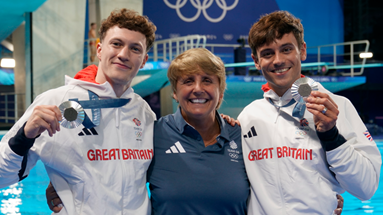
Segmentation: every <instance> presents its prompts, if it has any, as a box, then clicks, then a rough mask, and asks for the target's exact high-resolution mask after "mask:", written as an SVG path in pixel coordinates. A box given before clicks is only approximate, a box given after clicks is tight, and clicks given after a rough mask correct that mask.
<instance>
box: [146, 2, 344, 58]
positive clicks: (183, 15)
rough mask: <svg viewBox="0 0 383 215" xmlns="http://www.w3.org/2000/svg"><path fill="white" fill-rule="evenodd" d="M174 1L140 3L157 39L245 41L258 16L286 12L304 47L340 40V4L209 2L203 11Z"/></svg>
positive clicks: (209, 41) (201, 6) (341, 23)
mask: <svg viewBox="0 0 383 215" xmlns="http://www.w3.org/2000/svg"><path fill="white" fill-rule="evenodd" d="M176 2H177V0H156V1H148V0H146V1H144V15H147V16H148V17H149V18H150V19H151V20H152V21H153V22H154V23H155V24H156V26H157V28H158V30H157V32H156V34H157V39H159V40H161V39H167V38H170V37H175V36H186V35H190V34H202V35H207V38H208V41H207V42H208V43H223V44H236V43H237V39H238V38H247V35H248V32H249V29H250V28H251V26H252V24H253V23H255V22H256V21H257V20H258V19H259V17H260V16H261V15H263V14H266V13H270V12H273V11H276V10H287V11H289V12H291V13H292V14H294V15H295V16H296V17H298V18H300V19H301V20H302V23H303V26H304V28H305V41H306V43H307V46H317V45H325V44H332V43H339V42H343V41H344V39H343V9H342V7H343V2H342V1H335V0H322V1H304V0H294V1H291V0H268V1H264V0H225V1H214V0H213V1H206V2H211V3H212V4H211V5H210V6H209V5H207V6H209V7H206V9H203V5H202V4H203V2H204V1H202V0H194V1H188V0H186V1H184V0H182V1H179V2H180V3H185V4H184V5H182V4H180V5H178V6H177V5H176ZM192 2H193V3H195V4H198V3H200V6H198V5H193V4H192ZM217 2H225V3H226V7H224V5H221V7H219V6H218V5H217ZM233 6H235V7H233ZM198 8H200V10H198ZM222 8H227V9H228V10H223V9H222ZM222 14H223V16H222V17H221V15H222ZM209 17H210V18H209ZM218 18H222V19H221V20H220V21H218V22H214V20H213V19H217V20H219V19H218ZM188 19H189V20H188ZM185 20H187V21H185ZM209 20H210V21H209ZM217 20H216V21H217ZM309 51H310V50H309ZM341 51H343V50H341Z"/></svg>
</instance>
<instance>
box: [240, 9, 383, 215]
mask: <svg viewBox="0 0 383 215" xmlns="http://www.w3.org/2000/svg"><path fill="white" fill-rule="evenodd" d="M249 45H250V47H251V49H252V58H253V60H254V62H255V65H256V67H257V69H259V70H261V71H262V73H263V76H264V77H265V78H266V80H267V83H266V84H265V85H263V87H262V90H263V91H264V98H263V99H259V100H256V101H254V102H252V103H251V104H249V105H248V106H247V107H246V108H245V109H244V110H243V111H242V113H241V114H240V115H239V117H238V119H239V121H240V122H241V129H242V135H243V136H242V144H243V154H244V157H245V158H246V159H245V165H246V171H247V174H248V177H249V180H250V183H251V196H250V200H249V205H248V210H249V211H248V213H249V214H294V215H298V214H332V213H333V211H334V209H335V208H336V207H337V198H336V194H338V193H343V192H344V191H348V192H349V193H351V194H352V195H354V196H356V197H358V198H359V199H362V200H366V199H370V198H371V197H372V196H373V194H374V193H375V191H376V189H377V188H378V184H379V173H380V167H381V155H380V153H379V150H378V148H377V146H376V144H375V142H374V141H373V140H372V138H370V136H369V133H368V131H367V128H366V127H365V126H364V124H363V122H362V120H361V119H360V118H359V116H358V113H357V112H356V110H355V108H354V106H353V105H352V104H351V102H350V101H349V100H348V99H346V98H344V97H341V96H337V95H334V94H333V93H331V92H329V91H328V90H326V89H324V88H323V86H322V85H320V84H319V83H318V85H319V86H318V88H319V90H318V91H312V92H311V95H310V96H309V97H308V98H307V100H306V101H307V103H306V104H305V102H304V101H303V100H299V102H296V101H295V100H294V99H293V94H292V90H291V87H292V85H293V84H294V82H296V81H297V80H298V79H300V78H301V77H302V75H301V61H303V60H305V59H306V55H307V52H306V43H305V42H304V39H303V26H302V24H301V22H300V20H299V19H297V18H295V17H294V16H293V15H291V14H290V13H288V12H286V11H277V12H273V13H271V14H268V15H265V16H263V17H261V18H260V20H259V21H258V22H257V23H255V24H254V25H253V26H252V28H251V30H250V32H249ZM305 99H306V98H305ZM305 109H306V110H307V111H306V110H305Z"/></svg>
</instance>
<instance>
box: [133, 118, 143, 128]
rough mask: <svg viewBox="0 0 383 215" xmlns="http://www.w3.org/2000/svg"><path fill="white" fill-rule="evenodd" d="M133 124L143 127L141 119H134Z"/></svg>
mask: <svg viewBox="0 0 383 215" xmlns="http://www.w3.org/2000/svg"><path fill="white" fill-rule="evenodd" d="M133 122H134V124H136V126H140V125H141V121H140V120H139V119H137V118H134V119H133Z"/></svg>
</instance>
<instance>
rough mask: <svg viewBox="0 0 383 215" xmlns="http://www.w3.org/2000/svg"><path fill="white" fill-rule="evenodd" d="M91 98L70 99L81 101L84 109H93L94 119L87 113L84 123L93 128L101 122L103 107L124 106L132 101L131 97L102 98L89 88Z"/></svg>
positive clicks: (85, 125) (86, 126)
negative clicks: (84, 99) (83, 99)
mask: <svg viewBox="0 0 383 215" xmlns="http://www.w3.org/2000/svg"><path fill="white" fill-rule="evenodd" d="M88 92H89V100H86V101H79V100H78V99H77V98H74V99H69V101H75V102H77V103H79V104H80V105H81V106H82V108H83V109H92V120H90V119H89V117H88V115H87V114H86V113H85V112H84V113H85V118H84V121H83V122H82V124H83V125H84V127H85V128H88V129H89V128H93V127H96V126H98V125H99V124H100V118H101V108H118V107H122V106H124V105H126V104H128V103H129V102H130V100H131V99H102V100H100V98H99V97H98V95H97V94H95V93H94V92H92V91H90V90H88Z"/></svg>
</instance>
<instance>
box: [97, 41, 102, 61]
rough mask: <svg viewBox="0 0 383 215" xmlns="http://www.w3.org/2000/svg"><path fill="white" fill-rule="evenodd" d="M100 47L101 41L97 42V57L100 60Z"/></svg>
mask: <svg viewBox="0 0 383 215" xmlns="http://www.w3.org/2000/svg"><path fill="white" fill-rule="evenodd" d="M101 49H102V44H101V43H98V44H97V58H98V60H99V61H101V51H102V50H101Z"/></svg>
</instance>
